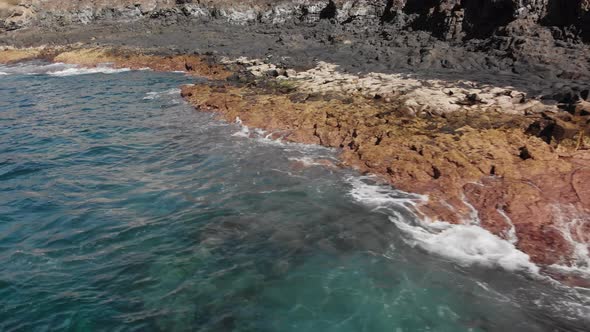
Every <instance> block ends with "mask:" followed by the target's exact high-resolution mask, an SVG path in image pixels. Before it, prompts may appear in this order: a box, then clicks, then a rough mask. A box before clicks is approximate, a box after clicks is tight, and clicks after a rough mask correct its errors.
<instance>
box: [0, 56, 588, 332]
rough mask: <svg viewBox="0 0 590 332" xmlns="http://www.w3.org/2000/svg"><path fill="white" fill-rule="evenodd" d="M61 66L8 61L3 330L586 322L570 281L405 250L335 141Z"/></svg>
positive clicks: (167, 83) (150, 78) (513, 326)
mask: <svg viewBox="0 0 590 332" xmlns="http://www.w3.org/2000/svg"><path fill="white" fill-rule="evenodd" d="M61 66H62V67H59V66H56V65H49V64H39V63H30V64H24V65H19V66H15V67H11V68H8V67H0V72H4V73H7V75H2V79H1V80H0V123H2V125H1V126H0V201H1V202H2V204H0V262H2V264H0V308H2V309H1V310H0V330H2V331H44V330H72V331H73V330H76V331H78V330H79V331H162V330H163V331H185V330H186V331H188V330H191V331H192V330H199V331H229V330H232V331H392V330H394V331H395V330H399V331H426V330H435V331H484V330H485V331H511V330H519V331H553V330H574V331H575V330H580V331H582V330H584V327H585V326H586V325H585V324H587V323H588V320H587V317H589V315H587V311H584V310H586V309H585V308H587V307H585V305H586V304H584V303H582V302H581V301H582V300H581V297H577V296H576V294H575V293H573V292H571V290H564V289H561V288H558V287H557V286H555V285H548V284H546V283H544V282H542V281H537V280H529V279H527V277H526V276H522V275H515V274H511V273H508V272H506V271H504V270H500V269H493V268H486V267H475V266H474V267H463V266H458V265H456V264H454V263H452V262H449V261H448V260H444V259H441V258H440V257H437V256H433V255H430V254H428V253H426V252H423V251H422V250H419V249H418V248H413V247H411V246H408V245H407V244H406V243H405V242H404V238H403V236H401V235H400V233H399V231H398V229H397V228H396V227H395V225H394V224H392V223H391V222H390V220H389V218H388V215H386V214H382V213H380V212H379V211H372V209H371V208H369V207H366V206H363V205H362V204H358V203H357V202H355V201H354V200H353V199H351V197H350V195H349V194H348V193H349V192H350V191H351V189H352V188H351V185H350V183H348V182H347V181H346V179H347V178H349V177H350V176H357V175H356V174H354V172H352V171H347V170H335V169H327V168H323V167H321V166H318V164H317V163H314V160H315V159H332V160H333V159H334V158H335V152H334V151H331V150H328V149H323V148H317V147H309V146H304V145H298V144H283V143H278V142H272V141H269V140H267V139H264V138H260V139H249V138H244V137H238V136H233V134H234V133H236V132H239V130H240V128H239V127H237V126H236V125H230V124H226V123H222V122H218V121H216V120H214V116H213V115H210V114H206V113H199V112H195V111H193V110H192V109H191V108H190V107H189V106H188V105H185V104H184V103H183V102H182V100H181V99H180V98H179V96H178V90H177V89H178V86H179V85H181V84H183V83H187V82H189V81H190V80H191V79H189V78H187V77H184V76H182V75H178V74H159V73H153V72H133V71H131V72H125V73H111V74H109V75H104V74H91V73H87V75H75V76H67V77H54V76H51V75H46V73H49V72H59V71H62V73H72V72H74V71H73V70H70V69H71V68H70V67H63V65H61ZM31 73H34V75H26V74H31ZM16 87H19V88H16ZM23 87H26V88H23ZM301 160H304V161H305V162H304V163H302V162H301ZM302 164H303V165H304V167H302ZM399 209H400V210H399V211H397V212H399V215H400V216H401V217H403V218H413V216H412V214H411V213H410V212H408V211H407V210H406V209H405V208H404V206H403V205H402V206H400V207H399ZM482 285H483V286H482ZM564 303H570V304H564ZM571 303H573V304H571ZM576 305H577V306H576ZM556 308H557V309H556Z"/></svg>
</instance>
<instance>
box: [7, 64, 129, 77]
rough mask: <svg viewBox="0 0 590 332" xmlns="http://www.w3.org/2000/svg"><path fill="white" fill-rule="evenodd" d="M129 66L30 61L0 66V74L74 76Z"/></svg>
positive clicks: (123, 70)
mask: <svg viewBox="0 0 590 332" xmlns="http://www.w3.org/2000/svg"><path fill="white" fill-rule="evenodd" d="M130 70H131V69H129V68H113V67H112V66H110V65H109V64H101V65H98V66H96V67H93V68H83V67H80V66H78V65H72V64H66V63H60V62H58V63H46V62H41V61H30V62H24V63H19V64H15V65H8V66H0V75H50V76H76V75H87V74H116V73H122V72H126V71H130Z"/></svg>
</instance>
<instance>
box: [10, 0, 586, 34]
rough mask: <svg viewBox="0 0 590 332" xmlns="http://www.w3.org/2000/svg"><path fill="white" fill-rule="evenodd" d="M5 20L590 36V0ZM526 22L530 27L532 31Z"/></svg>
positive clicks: (150, 5)
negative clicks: (324, 24) (541, 30)
mask: <svg viewBox="0 0 590 332" xmlns="http://www.w3.org/2000/svg"><path fill="white" fill-rule="evenodd" d="M4 2H8V3H19V5H16V6H14V5H12V6H13V9H12V10H6V11H5V13H4V16H5V18H4V19H3V21H1V24H0V26H1V27H3V28H4V29H8V30H12V29H18V28H21V27H24V26H28V25H31V24H33V25H41V26H46V25H56V24H57V25H64V24H72V23H74V24H89V23H91V22H95V21H128V20H135V19H140V18H168V19H172V20H173V19H176V18H177V17H179V16H186V17H194V18H197V19H201V20H215V19H221V20H224V21H228V22H232V23H237V24H251V23H272V24H280V23H286V22H307V23H310V22H317V21H319V20H322V19H327V20H333V21H334V22H337V23H340V24H363V25H365V24H389V25H393V26H395V27H397V28H398V29H403V30H408V29H413V30H424V31H428V32H431V33H432V34H433V35H435V36H437V37H440V38H442V39H446V40H462V39H471V38H487V37H489V36H491V35H492V34H499V35H506V34H510V33H513V32H515V30H519V31H518V32H520V33H525V32H533V33H534V30H536V28H538V27H539V26H547V27H551V29H550V30H551V32H552V33H553V34H554V35H555V36H557V37H560V38H561V39H563V38H582V39H583V40H585V41H588V40H590V1H589V0H329V1H325V0H324V1H318V0H278V1H273V0H247V1H239V2H236V1H229V0H217V1H215V0H208V1H207V0H120V1H111V0H102V1H101V0H79V1H49V0H22V1H20V2H19V1H7V0H4ZM525 30H526V31H525Z"/></svg>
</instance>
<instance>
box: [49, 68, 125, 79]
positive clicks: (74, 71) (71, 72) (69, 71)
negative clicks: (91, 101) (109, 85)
mask: <svg viewBox="0 0 590 332" xmlns="http://www.w3.org/2000/svg"><path fill="white" fill-rule="evenodd" d="M130 70H131V69H129V68H112V67H109V66H98V67H94V68H79V67H75V68H66V69H63V70H58V71H54V72H49V73H48V74H49V75H51V76H60V77H63V76H77V75H88V74H116V73H122V72H127V71H130Z"/></svg>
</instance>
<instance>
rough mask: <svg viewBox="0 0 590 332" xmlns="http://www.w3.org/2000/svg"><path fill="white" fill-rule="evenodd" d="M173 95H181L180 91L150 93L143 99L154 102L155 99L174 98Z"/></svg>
mask: <svg viewBox="0 0 590 332" xmlns="http://www.w3.org/2000/svg"><path fill="white" fill-rule="evenodd" d="M172 95H180V89H170V90H166V91H152V92H148V93H146V95H145V97H143V99H144V100H154V99H159V98H162V97H164V96H172Z"/></svg>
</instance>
